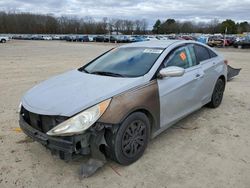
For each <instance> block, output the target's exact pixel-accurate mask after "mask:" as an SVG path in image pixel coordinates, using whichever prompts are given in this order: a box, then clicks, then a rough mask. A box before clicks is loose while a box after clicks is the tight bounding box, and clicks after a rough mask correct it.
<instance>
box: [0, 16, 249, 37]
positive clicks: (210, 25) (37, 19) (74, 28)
mask: <svg viewBox="0 0 250 188" xmlns="http://www.w3.org/2000/svg"><path fill="white" fill-rule="evenodd" d="M225 31H226V32H227V33H228V34H236V33H243V32H250V24H249V23H248V22H246V21H245V22H240V23H236V22H235V21H233V20H230V19H228V20H225V21H223V22H219V20H217V19H214V20H211V21H210V22H199V23H196V22H191V21H184V22H180V21H178V20H175V19H167V20H166V21H161V20H157V21H156V22H155V24H154V26H153V29H152V30H150V29H148V22H147V20H145V19H138V20H128V19H108V18H106V17H105V18H103V19H102V20H98V21H96V20H94V19H93V18H91V17H84V18H76V17H67V16H61V17H55V16H53V15H50V14H49V15H43V14H33V13H15V12H0V33H19V34H26V33H30V34H44V33H47V34H107V33H109V32H115V33H122V34H130V35H131V34H149V33H154V34H171V33H211V34H214V33H224V32H225Z"/></svg>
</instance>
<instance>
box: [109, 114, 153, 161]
mask: <svg viewBox="0 0 250 188" xmlns="http://www.w3.org/2000/svg"><path fill="white" fill-rule="evenodd" d="M149 137H150V122H149V120H148V118H147V116H146V115H145V114H144V113H141V112H135V113H133V114H131V115H129V116H128V117H127V118H126V119H125V120H124V121H123V123H122V124H121V125H120V127H119V128H118V130H117V131H116V133H112V132H111V131H109V132H108V134H107V135H106V140H107V142H108V145H109V147H110V148H109V151H108V153H109V154H107V155H109V156H110V157H111V158H112V159H113V160H115V161H116V162H118V163H120V164H121V165H130V164H132V163H134V162H135V161H137V160H138V159H139V158H140V157H141V156H142V155H143V153H144V151H145V149H146V147H147V144H148V141H149Z"/></svg>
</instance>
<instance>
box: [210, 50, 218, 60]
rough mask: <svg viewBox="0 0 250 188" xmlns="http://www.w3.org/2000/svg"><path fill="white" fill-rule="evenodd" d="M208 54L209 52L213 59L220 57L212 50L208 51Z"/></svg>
mask: <svg viewBox="0 0 250 188" xmlns="http://www.w3.org/2000/svg"><path fill="white" fill-rule="evenodd" d="M208 52H209V55H210V58H213V57H217V56H218V55H217V54H216V53H214V52H213V51H212V50H210V49H208Z"/></svg>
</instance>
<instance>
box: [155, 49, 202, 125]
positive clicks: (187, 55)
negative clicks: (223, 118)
mask: <svg viewBox="0 0 250 188" xmlns="http://www.w3.org/2000/svg"><path fill="white" fill-rule="evenodd" d="M162 66H163V67H169V66H179V67H182V68H184V69H185V73H184V75H183V76H180V77H165V78H162V79H160V78H159V79H158V80H157V82H158V88H159V97H160V126H161V127H168V126H170V125H171V124H172V123H174V122H175V121H177V120H178V119H180V118H182V117H184V116H185V115H187V114H189V113H191V112H193V111H194V110H196V109H198V108H200V107H201V102H200V99H201V96H200V92H199V89H200V85H201V83H202V81H201V79H202V77H203V75H202V72H201V69H200V65H199V64H197V61H196V57H195V53H194V50H193V49H192V48H189V46H188V45H186V46H182V47H179V48H177V49H175V50H173V51H172V52H170V54H169V55H168V56H167V57H166V59H165V60H164V62H163V65H162Z"/></svg>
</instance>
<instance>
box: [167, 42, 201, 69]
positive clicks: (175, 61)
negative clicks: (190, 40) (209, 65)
mask: <svg viewBox="0 0 250 188" xmlns="http://www.w3.org/2000/svg"><path fill="white" fill-rule="evenodd" d="M189 49H193V47H192V46H183V47H180V48H177V49H176V50H174V51H173V52H172V53H171V54H170V56H169V57H168V58H167V59H166V60H165V61H164V66H165V67H169V66H177V67H181V68H184V69H187V68H189V67H192V66H195V65H196V59H195V58H194V56H193V55H194V54H193V53H194V51H193V50H191V51H190V50H189Z"/></svg>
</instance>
